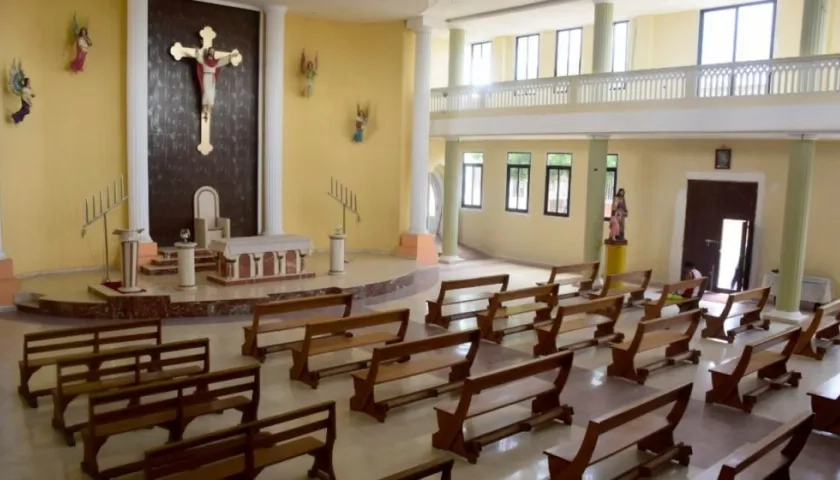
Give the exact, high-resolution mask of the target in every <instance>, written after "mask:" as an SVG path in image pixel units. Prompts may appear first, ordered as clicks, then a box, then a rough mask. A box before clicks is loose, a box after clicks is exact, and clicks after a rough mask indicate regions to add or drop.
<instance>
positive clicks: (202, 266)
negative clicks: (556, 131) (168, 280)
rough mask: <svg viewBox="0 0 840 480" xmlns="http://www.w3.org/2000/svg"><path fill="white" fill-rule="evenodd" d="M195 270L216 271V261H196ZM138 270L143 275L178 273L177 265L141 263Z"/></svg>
mask: <svg viewBox="0 0 840 480" xmlns="http://www.w3.org/2000/svg"><path fill="white" fill-rule="evenodd" d="M195 271H196V272H214V271H216V262H215V261H213V262H212V263H206V262H205V263H196V264H195ZM140 272H141V273H143V275H175V274H177V273H178V265H143V266H142V267H140Z"/></svg>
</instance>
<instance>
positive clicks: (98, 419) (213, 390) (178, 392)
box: [88, 365, 260, 436]
mask: <svg viewBox="0 0 840 480" xmlns="http://www.w3.org/2000/svg"><path fill="white" fill-rule="evenodd" d="M244 393H250V394H251V397H250V403H251V404H253V405H256V404H258V403H259V398H260V366H259V365H249V366H245V367H237V368H231V369H227V370H219V371H216V372H211V373H206V374H203V375H195V376H191V377H186V378H180V379H176V380H167V381H162V382H154V383H147V384H143V385H138V386H133V387H128V388H122V389H117V390H111V391H107V392H102V393H97V394H94V395H91V396H90V397H89V399H88V418H89V424H88V425H89V428H90V429H91V430H92V431H94V432H95V431H96V428H97V426H98V425H101V424H107V423H113V422H116V421H121V420H125V419H129V418H136V417H145V416H147V415H151V414H154V413H157V412H159V411H162V410H175V411H176V414H177V416H178V418H182V417H183V415H184V410H185V409H186V408H188V407H190V406H192V405H198V404H202V403H208V402H213V401H218V400H220V399H223V398H231V397H234V396H239V395H242V394H244ZM161 397H164V398H161ZM126 401H128V402H130V406H129V407H125V402H126ZM94 436H95V435H94Z"/></svg>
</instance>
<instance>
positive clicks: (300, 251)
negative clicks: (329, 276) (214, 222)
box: [207, 235, 315, 285]
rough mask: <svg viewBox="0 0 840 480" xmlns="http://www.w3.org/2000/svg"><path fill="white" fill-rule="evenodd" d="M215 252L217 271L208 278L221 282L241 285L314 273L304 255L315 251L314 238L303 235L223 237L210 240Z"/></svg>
mask: <svg viewBox="0 0 840 480" xmlns="http://www.w3.org/2000/svg"><path fill="white" fill-rule="evenodd" d="M207 249H208V250H210V251H211V252H213V253H215V254H216V266H217V268H216V273H215V274H212V275H208V276H207V279H208V280H209V281H211V282H214V283H218V284H220V285H242V284H247V283H257V282H272V281H277V280H296V279H300V278H311V277H314V276H315V274H314V273H310V272H307V271H306V269H305V264H304V258H305V257H306V256H307V255H309V254H311V253H312V239H310V238H307V237H304V236H302V235H270V236H257V237H240V238H223V239H217V240H213V241H211V242H210V245H208V247H207Z"/></svg>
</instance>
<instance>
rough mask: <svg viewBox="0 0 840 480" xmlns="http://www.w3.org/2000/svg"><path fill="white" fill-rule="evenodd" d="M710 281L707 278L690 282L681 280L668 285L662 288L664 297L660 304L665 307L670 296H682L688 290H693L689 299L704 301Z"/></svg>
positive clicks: (690, 280)
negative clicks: (674, 294) (673, 294)
mask: <svg viewBox="0 0 840 480" xmlns="http://www.w3.org/2000/svg"><path fill="white" fill-rule="evenodd" d="M707 283H708V279H707V278H706V277H700V278H691V279H688V280H680V281H679V282H674V283H666V284H665V285H664V286H663V287H662V296H661V297H659V300H658V303H659V304H662V305H664V304H665V303H666V302H667V301H668V295H669V294H672V293H676V294H679V295H682V293H683V292H685V291H686V290H692V292H691V296H690V297H688V298H697V299H702V298H703V295H704V294H705V293H706V285H707Z"/></svg>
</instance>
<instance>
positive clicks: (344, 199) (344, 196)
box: [327, 177, 362, 235]
mask: <svg viewBox="0 0 840 480" xmlns="http://www.w3.org/2000/svg"><path fill="white" fill-rule="evenodd" d="M327 195H329V196H330V197H331V198H332V199H333V200H335V201H336V202H338V203H340V204H341V233H342V234H343V235H346V234H347V212H348V211H349V212H350V213H351V214H353V215H355V216H356V223H359V222H361V221H362V216H361V215H359V203H358V201H357V198H356V194H355V193H353V191H352V190H350V189H349V188H347V187H346V186H345V185H344V184H343V183H341V182H339V181H338V180H336V179H335V178H333V177H330V191H329V192H327Z"/></svg>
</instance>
